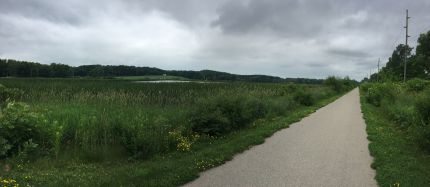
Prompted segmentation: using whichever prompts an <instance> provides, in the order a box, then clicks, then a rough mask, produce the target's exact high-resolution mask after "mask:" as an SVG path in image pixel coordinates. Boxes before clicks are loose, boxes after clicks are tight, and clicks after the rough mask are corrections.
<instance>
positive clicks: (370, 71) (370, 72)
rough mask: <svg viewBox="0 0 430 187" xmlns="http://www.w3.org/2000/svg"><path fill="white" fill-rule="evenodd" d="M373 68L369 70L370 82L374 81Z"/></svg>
mask: <svg viewBox="0 0 430 187" xmlns="http://www.w3.org/2000/svg"><path fill="white" fill-rule="evenodd" d="M371 78H372V69H370V70H369V82H372V79H371Z"/></svg>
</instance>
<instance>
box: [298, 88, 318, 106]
mask: <svg viewBox="0 0 430 187" xmlns="http://www.w3.org/2000/svg"><path fill="white" fill-rule="evenodd" d="M294 100H295V101H296V102H298V103H300V104H301V105H304V106H312V105H313V104H315V98H314V96H313V95H312V93H309V92H304V91H302V90H300V91H297V92H296V93H294Z"/></svg>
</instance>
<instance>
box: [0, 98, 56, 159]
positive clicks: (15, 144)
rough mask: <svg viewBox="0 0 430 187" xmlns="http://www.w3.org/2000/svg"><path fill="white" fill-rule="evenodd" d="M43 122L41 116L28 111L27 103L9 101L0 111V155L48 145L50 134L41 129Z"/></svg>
mask: <svg viewBox="0 0 430 187" xmlns="http://www.w3.org/2000/svg"><path fill="white" fill-rule="evenodd" d="M43 123H44V120H43V119H42V116H40V115H38V114H35V113H32V112H30V109H29V106H28V105H27V104H25V103H19V102H9V103H8V104H7V106H6V108H5V109H4V110H2V111H1V113H0V157H3V158H4V157H7V156H11V155H14V154H17V153H20V154H26V153H27V152H28V151H31V152H34V150H35V149H36V148H41V146H42V147H49V146H47V145H49V144H50V135H49V134H47V131H43V130H42V129H43V128H41V125H44V124H43Z"/></svg>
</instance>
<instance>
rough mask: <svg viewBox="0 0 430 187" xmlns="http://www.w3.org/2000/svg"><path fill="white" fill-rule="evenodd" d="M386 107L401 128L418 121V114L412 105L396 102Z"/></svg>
mask: <svg viewBox="0 0 430 187" xmlns="http://www.w3.org/2000/svg"><path fill="white" fill-rule="evenodd" d="M385 108H386V110H387V113H388V115H389V116H390V118H391V119H392V120H393V121H394V122H395V124H396V125H398V126H399V127H400V128H404V129H405V128H408V127H410V126H411V125H413V124H416V122H417V115H416V112H415V109H414V107H412V106H408V105H405V104H402V103H397V102H396V103H394V104H391V105H389V106H387V107H385Z"/></svg>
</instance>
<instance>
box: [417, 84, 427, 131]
mask: <svg viewBox="0 0 430 187" xmlns="http://www.w3.org/2000/svg"><path fill="white" fill-rule="evenodd" d="M415 108H416V110H417V112H418V114H419V116H420V118H421V121H422V122H423V123H424V124H427V125H430V90H427V91H425V92H424V93H423V94H421V95H420V96H418V97H417V99H416V101H415Z"/></svg>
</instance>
